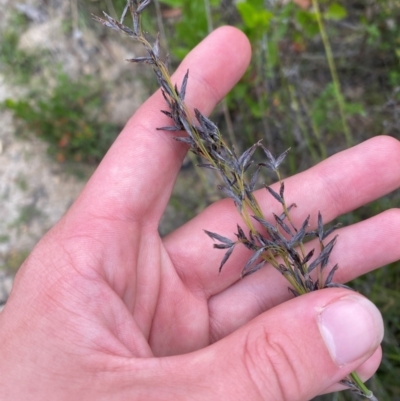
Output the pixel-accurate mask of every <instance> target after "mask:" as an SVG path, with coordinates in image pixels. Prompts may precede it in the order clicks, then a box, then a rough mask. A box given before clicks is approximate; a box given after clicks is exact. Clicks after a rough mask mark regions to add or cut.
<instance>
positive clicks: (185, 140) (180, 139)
mask: <svg viewBox="0 0 400 401" xmlns="http://www.w3.org/2000/svg"><path fill="white" fill-rule="evenodd" d="M174 139H175V141H177V142H182V143H186V144H187V145H190V146H194V145H195V143H194V141H193V139H192V138H189V137H188V136H176V137H175V138H174Z"/></svg>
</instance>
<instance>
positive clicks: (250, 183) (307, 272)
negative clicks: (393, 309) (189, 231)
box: [93, 0, 376, 400]
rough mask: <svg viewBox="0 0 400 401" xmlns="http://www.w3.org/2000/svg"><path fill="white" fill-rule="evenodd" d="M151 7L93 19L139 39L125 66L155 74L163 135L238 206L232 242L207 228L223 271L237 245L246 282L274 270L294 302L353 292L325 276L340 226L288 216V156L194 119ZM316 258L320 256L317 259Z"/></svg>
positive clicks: (135, 1) (362, 391)
mask: <svg viewBox="0 0 400 401" xmlns="http://www.w3.org/2000/svg"><path fill="white" fill-rule="evenodd" d="M150 3H151V0H127V3H126V6H125V8H124V10H123V12H122V16H121V18H120V20H119V21H117V20H115V19H114V18H112V17H110V16H109V15H107V14H106V13H104V16H105V19H103V18H99V17H97V16H93V18H94V19H95V20H96V21H98V22H100V23H101V24H103V25H104V26H106V27H108V28H110V29H113V30H115V31H119V32H122V33H124V34H126V35H128V36H129V37H131V38H133V39H135V40H137V41H139V42H140V43H141V44H142V45H143V46H144V49H145V50H146V53H147V54H146V55H145V56H142V57H135V58H132V59H129V60H127V61H129V62H131V63H137V64H147V65H150V66H151V67H152V68H153V71H154V73H155V75H156V78H157V81H158V84H159V86H160V88H161V92H162V95H163V97H164V99H165V102H166V105H167V106H168V110H161V112H162V113H164V114H165V115H167V116H168V117H169V118H170V119H171V121H172V124H171V125H169V126H166V127H160V128H158V129H159V130H164V131H170V132H177V133H185V135H179V136H177V137H175V140H177V141H179V142H182V143H184V144H186V145H188V146H189V147H190V150H191V151H192V152H193V153H194V154H195V155H197V156H198V157H200V158H201V159H202V163H201V164H199V166H200V167H203V168H206V169H211V170H213V171H215V172H216V173H217V174H218V175H219V177H220V179H221V185H219V189H220V190H221V191H222V192H223V193H224V194H225V195H227V196H228V197H229V198H231V199H232V200H233V202H234V204H235V206H236V208H237V210H238V213H239V214H240V216H241V218H242V221H243V224H244V226H243V227H242V226H240V225H238V226H237V232H236V233H235V237H236V239H235V240H232V239H230V238H227V237H225V236H222V235H220V234H218V233H214V232H210V231H207V230H205V233H206V234H207V235H208V236H209V237H210V238H211V239H212V240H213V241H215V243H214V248H217V249H221V250H224V252H225V253H224V256H223V257H222V261H221V264H220V266H219V271H220V272H221V270H222V268H223V266H224V264H225V263H226V262H227V260H228V259H229V257H230V256H231V255H232V253H233V251H234V249H235V247H237V246H244V247H246V248H247V249H249V250H250V251H251V252H252V254H251V256H250V258H249V259H248V261H247V262H246V263H245V265H244V267H243V269H242V273H241V276H242V277H245V276H248V275H250V274H252V273H254V272H256V271H257V270H259V269H260V268H262V267H263V266H264V265H266V264H269V265H272V266H273V267H274V268H276V269H277V270H278V271H279V272H280V273H281V274H282V275H283V276H284V277H285V278H286V279H287V280H288V282H289V284H290V287H289V291H290V292H291V293H292V294H293V295H294V296H300V295H302V294H305V293H308V292H311V291H316V290H320V289H323V288H329V287H345V288H348V287H346V286H344V285H343V284H339V283H335V282H333V278H334V274H335V272H336V270H337V269H338V265H335V266H334V267H332V268H330V270H329V271H328V272H327V273H326V272H325V270H326V269H327V267H328V265H329V259H330V255H331V253H332V250H333V248H334V246H335V244H336V241H337V236H335V237H333V238H332V239H330V240H329V241H327V238H328V237H330V236H331V234H332V233H333V232H334V231H335V229H336V228H337V227H338V225H336V226H334V227H332V228H330V229H328V230H325V229H324V225H323V220H322V215H321V213H318V224H317V229H316V230H310V229H309V221H310V216H308V217H307V218H306V219H305V220H304V221H303V223H302V224H301V226H298V227H296V225H295V224H294V223H293V220H292V218H291V213H290V212H291V210H292V209H293V208H294V207H296V205H295V204H290V205H288V204H287V202H286V200H285V184H284V182H283V180H282V178H281V175H280V172H279V166H280V164H281V163H282V162H283V161H284V159H285V156H286V155H287V153H288V151H289V150H287V151H285V152H284V153H282V154H281V155H279V156H278V157H274V156H273V155H272V154H271V152H270V151H269V150H268V149H267V148H266V147H265V146H264V145H263V144H262V143H261V141H260V142H257V143H255V144H254V145H253V146H251V147H250V148H249V149H247V150H246V151H245V152H243V154H241V155H237V154H236V152H235V150H234V149H233V148H231V147H229V146H228V144H227V143H226V142H225V140H224V139H223V137H222V135H221V132H220V131H219V129H218V127H217V125H216V124H214V123H213V122H212V121H211V120H210V119H209V118H207V117H206V116H204V115H203V114H202V113H201V112H200V111H199V110H197V109H194V113H190V111H189V110H188V107H187V105H186V103H185V96H186V91H187V87H188V80H189V71H187V72H186V74H185V76H184V78H183V81H182V83H181V85H180V87H179V88H178V86H177V85H176V84H173V83H172V80H171V77H170V74H169V71H168V66H167V62H165V61H163V60H162V58H161V55H160V53H161V52H160V40H159V36H157V38H156V39H155V41H154V43H150V41H149V40H148V39H147V38H146V36H145V35H144V33H143V30H142V26H141V14H142V12H143V11H144V10H145V9H146V7H147V6H148V5H149V4H150ZM128 13H129V14H130V15H131V18H132V22H133V23H132V27H128V26H126V25H124V20H125V18H126V16H127V14H128ZM193 114H194V116H193ZM258 149H261V151H262V152H263V153H264V156H265V161H264V162H262V163H258V164H257V165H254V162H253V155H254V153H255V152H256V151H257V150H258ZM262 169H268V170H271V171H273V172H274V173H275V174H276V177H277V180H278V183H279V190H278V191H275V190H274V189H273V188H271V187H270V186H267V185H265V189H266V191H267V192H268V193H269V194H270V195H271V196H272V197H273V198H274V199H275V200H276V202H278V203H279V204H280V205H281V207H282V213H281V214H280V215H277V214H272V216H271V219H269V218H267V217H266V216H265V214H264V212H263V211H262V210H261V207H260V205H259V203H258V201H257V199H256V197H255V195H254V191H255V189H256V186H257V183H258V178H259V174H260V172H261V170H262ZM313 237H314V238H317V241H318V243H319V252H315V250H314V249H312V250H310V251H308V252H307V251H306V250H305V248H306V247H305V241H306V240H307V239H308V238H313ZM316 253H318V255H315V254H316ZM341 383H342V384H343V385H345V386H347V387H348V388H349V389H351V390H352V391H354V392H355V393H357V394H359V395H361V396H363V397H366V398H369V399H375V400H376V398H375V397H374V396H373V395H372V392H371V391H369V390H368V389H367V388H366V387H365V385H364V384H363V383H362V382H361V380H360V379H359V377H358V375H357V374H356V373H352V374H351V375H350V376H349V377H347V378H346V379H344V380H342V381H341Z"/></svg>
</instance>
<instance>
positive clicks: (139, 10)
mask: <svg viewBox="0 0 400 401" xmlns="http://www.w3.org/2000/svg"><path fill="white" fill-rule="evenodd" d="M150 3H151V0H144V1H142V2H141V3H140V5H139V7H138V8H137V10H136V12H137V13H138V14H140V13H141V12H142V11H143V10H144V9H145V8H146V7H147V6H148V5H149V4H150Z"/></svg>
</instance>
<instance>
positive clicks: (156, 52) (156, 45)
mask: <svg viewBox="0 0 400 401" xmlns="http://www.w3.org/2000/svg"><path fill="white" fill-rule="evenodd" d="M153 54H154V56H155V58H159V57H160V34H158V35H157V37H156V40H155V42H154V45H153Z"/></svg>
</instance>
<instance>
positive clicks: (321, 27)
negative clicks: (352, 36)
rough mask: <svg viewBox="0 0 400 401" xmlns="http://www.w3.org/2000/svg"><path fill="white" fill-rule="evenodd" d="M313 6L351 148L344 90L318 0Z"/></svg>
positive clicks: (348, 144)
mask: <svg viewBox="0 0 400 401" xmlns="http://www.w3.org/2000/svg"><path fill="white" fill-rule="evenodd" d="M312 4H313V7H314V10H315V16H316V18H317V22H318V27H319V31H320V34H321V38H322V42H323V44H324V48H325V54H326V59H327V61H328V65H329V70H330V72H331V76H332V82H333V86H334V89H335V97H336V102H337V104H338V108H339V114H340V119H341V122H342V126H343V132H344V135H345V138H346V144H347V146H348V147H351V146H352V145H353V143H354V141H353V137H352V135H351V132H350V128H349V125H348V124H347V119H346V112H345V107H344V99H343V94H342V90H341V87H340V81H339V76H338V73H337V69H336V65H335V61H334V58H333V52H332V48H331V45H330V43H329V39H328V35H327V33H326V29H325V25H324V22H323V20H322V15H321V10H320V8H319V2H318V0H312Z"/></svg>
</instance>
